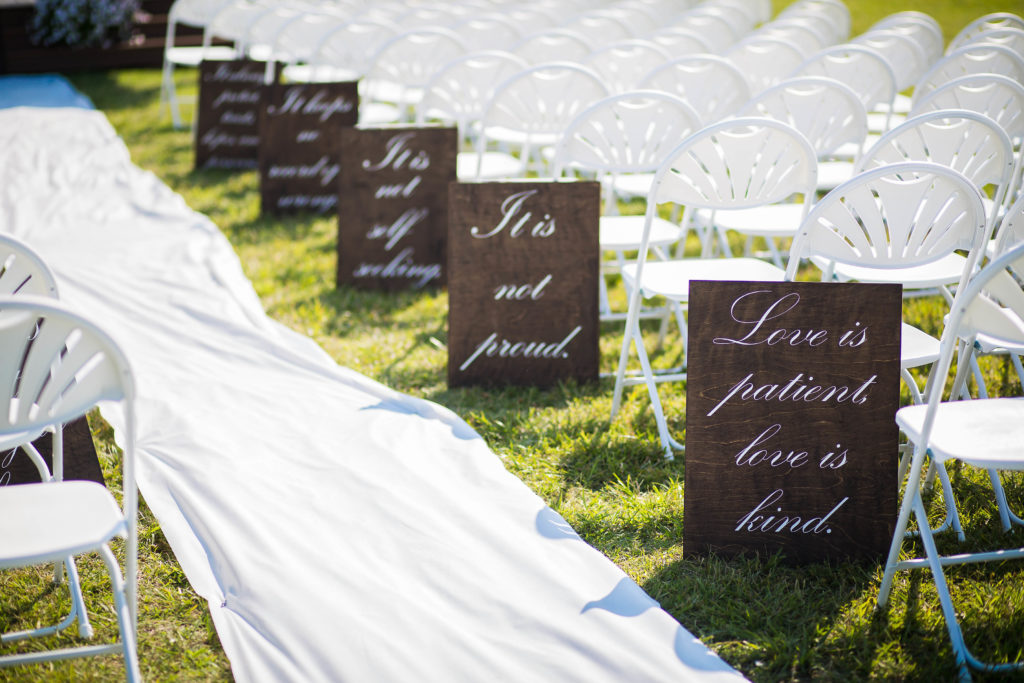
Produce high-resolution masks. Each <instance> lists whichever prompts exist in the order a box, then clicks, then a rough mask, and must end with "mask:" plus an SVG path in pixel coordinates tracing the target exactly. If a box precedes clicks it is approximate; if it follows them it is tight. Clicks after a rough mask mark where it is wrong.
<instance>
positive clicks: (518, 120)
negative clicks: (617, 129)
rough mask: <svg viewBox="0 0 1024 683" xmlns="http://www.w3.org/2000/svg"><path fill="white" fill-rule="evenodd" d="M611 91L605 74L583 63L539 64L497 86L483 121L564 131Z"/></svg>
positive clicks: (528, 130)
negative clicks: (605, 80)
mask: <svg viewBox="0 0 1024 683" xmlns="http://www.w3.org/2000/svg"><path fill="white" fill-rule="evenodd" d="M609 94H610V93H609V92H608V88H607V87H606V86H605V85H604V83H603V82H602V80H601V77H600V76H598V75H597V74H596V73H594V72H593V71H591V70H590V69H587V68H585V67H583V66H581V65H579V64H573V63H571V62H552V63H550V64H538V65H535V66H531V67H529V68H527V69H525V70H523V71H520V72H519V73H517V74H515V75H513V76H511V77H509V78H507V79H506V80H505V81H504V82H502V83H499V84H498V85H497V87H495V89H494V95H492V96H491V100H490V101H489V102H488V103H487V106H486V107H485V108H484V115H483V118H482V121H483V125H484V129H485V130H486V127H487V126H501V127H503V128H509V129H511V130H518V131H522V132H524V133H530V134H535V133H561V132H562V131H563V130H565V127H566V126H567V125H568V124H569V121H571V120H572V119H573V118H574V117H575V116H576V115H577V114H579V113H580V112H581V111H583V110H584V109H585V108H586V107H588V106H590V105H591V104H593V103H594V102H597V101H598V100H601V99H604V98H605V97H607V96H608V95H609ZM480 137H481V140H483V139H484V138H485V137H486V136H485V135H481V136H480Z"/></svg>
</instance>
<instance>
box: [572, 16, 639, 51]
mask: <svg viewBox="0 0 1024 683" xmlns="http://www.w3.org/2000/svg"><path fill="white" fill-rule="evenodd" d="M562 28H565V29H567V30H569V31H573V32H575V33H578V34H580V35H581V36H583V37H584V38H585V39H586V41H587V42H588V43H590V44H591V45H607V44H608V43H615V42H618V41H620V40H629V39H630V38H632V37H633V33H632V32H631V31H630V29H629V27H628V26H627V25H626V24H625V23H623V21H622V19H621V18H620V17H618V16H616V15H615V14H614V13H612V12H607V11H605V10H601V9H596V10H587V11H585V12H582V13H580V14H577V15H576V16H574V17H572V18H571V19H569V20H568V21H566V22H564V23H563V24H562Z"/></svg>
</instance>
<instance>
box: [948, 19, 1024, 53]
mask: <svg viewBox="0 0 1024 683" xmlns="http://www.w3.org/2000/svg"><path fill="white" fill-rule="evenodd" d="M994 28H1019V29H1024V18H1022V17H1021V16H1020V15H1017V14H1014V13H1012V12H993V13H991V14H985V15H983V16H980V17H978V18H977V19H975V20H974V21H972V22H970V23H969V24H967V25H966V26H964V27H963V28H962V29H960V32H959V33H957V34H956V35H955V36H953V39H952V40H951V41H949V48H948V51H949V52H953V51H955V50H957V49H958V48H960V47H961V46H963V45H965V44H967V43H969V42H970V41H971V39H973V38H974V36H975V35H977V34H978V33H982V32H983V31H989V30H991V29H994Z"/></svg>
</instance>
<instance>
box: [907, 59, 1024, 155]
mask: <svg viewBox="0 0 1024 683" xmlns="http://www.w3.org/2000/svg"><path fill="white" fill-rule="evenodd" d="M937 109H967V110H968V111H975V112H978V113H979V114H984V115H985V116H987V117H989V118H990V119H992V120H993V121H995V122H996V123H998V124H999V125H1000V126H1002V127H1003V130H1005V131H1006V134H1007V135H1009V136H1010V138H1011V139H1013V140H1016V139H1018V138H1021V137H1024V85H1021V84H1020V83H1018V82H1016V81H1014V80H1013V79H1012V78H1008V77H1006V76H1000V75H997V74H975V75H974V76H962V77H960V78H956V79H953V80H952V81H950V82H949V83H946V84H945V85H943V86H940V87H938V88H936V89H935V90H933V91H931V92H930V93H928V94H927V95H925V96H924V97H921V98H917V97H915V98H914V105H913V107H911V109H910V114H909V116H911V117H913V116H917V115H919V114H923V113H924V112H927V111H934V110H937Z"/></svg>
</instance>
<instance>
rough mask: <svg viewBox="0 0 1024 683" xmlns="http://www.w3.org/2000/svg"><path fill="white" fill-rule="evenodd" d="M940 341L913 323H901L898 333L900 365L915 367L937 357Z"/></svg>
mask: <svg viewBox="0 0 1024 683" xmlns="http://www.w3.org/2000/svg"><path fill="white" fill-rule="evenodd" d="M939 347H940V342H939V340H938V339H936V338H935V337H933V336H931V335H930V334H927V333H925V332H922V331H921V330H919V329H917V328H916V327H914V326H913V325H908V324H907V323H902V330H901V335H900V367H901V368H916V367H919V366H921V365H928V364H930V363H934V362H935V361H937V360H938V359H939Z"/></svg>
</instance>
